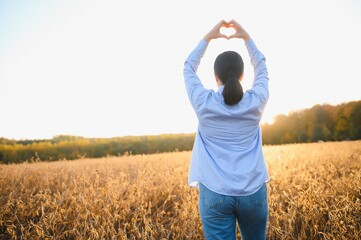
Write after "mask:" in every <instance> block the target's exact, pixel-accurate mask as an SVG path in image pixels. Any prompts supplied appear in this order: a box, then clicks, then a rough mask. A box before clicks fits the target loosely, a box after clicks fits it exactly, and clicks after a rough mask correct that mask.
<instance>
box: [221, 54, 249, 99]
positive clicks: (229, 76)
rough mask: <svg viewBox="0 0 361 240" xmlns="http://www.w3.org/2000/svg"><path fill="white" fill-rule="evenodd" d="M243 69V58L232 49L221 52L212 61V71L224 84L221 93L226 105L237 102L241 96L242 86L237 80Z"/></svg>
mask: <svg viewBox="0 0 361 240" xmlns="http://www.w3.org/2000/svg"><path fill="white" fill-rule="evenodd" d="M243 69H244V64H243V59H242V57H241V55H239V54H238V53H237V52H234V51H227V52H224V53H221V54H220V55H218V57H217V58H216V60H215V62H214V72H215V74H216V75H217V76H218V78H219V80H221V81H222V83H223V85H224V89H223V93H222V95H223V98H224V102H225V103H226V104H227V105H234V104H237V103H238V102H239V101H241V99H242V97H243V88H242V85H241V83H240V81H239V79H240V77H241V76H242V74H243Z"/></svg>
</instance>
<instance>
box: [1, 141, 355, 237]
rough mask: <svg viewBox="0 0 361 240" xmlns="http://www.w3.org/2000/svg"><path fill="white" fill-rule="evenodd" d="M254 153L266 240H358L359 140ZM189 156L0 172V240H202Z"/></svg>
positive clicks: (32, 165) (87, 161)
mask: <svg viewBox="0 0 361 240" xmlns="http://www.w3.org/2000/svg"><path fill="white" fill-rule="evenodd" d="M264 154H265V157H266V160H267V166H268V170H269V174H270V177H271V181H270V182H269V183H268V189H269V199H268V200H269V209H270V212H269V225H268V229H267V239H361V141H349V142H329V143H309V144H290V145H282V146H265V147H264ZM190 156H191V153H190V152H174V153H162V154H154V155H136V156H121V157H107V158H101V159H79V160H74V161H65V160H64V161H57V162H38V163H23V164H18V165H0V239H204V237H203V233H202V227H201V222H200V218H199V215H198V204H197V201H198V191H197V189H194V188H190V187H188V186H187V176H188V167H189V159H190ZM238 238H239V239H240V237H239V233H238Z"/></svg>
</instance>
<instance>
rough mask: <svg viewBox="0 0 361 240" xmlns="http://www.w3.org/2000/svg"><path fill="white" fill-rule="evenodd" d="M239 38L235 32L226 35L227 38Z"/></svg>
mask: <svg viewBox="0 0 361 240" xmlns="http://www.w3.org/2000/svg"><path fill="white" fill-rule="evenodd" d="M232 38H240V37H239V35H238V34H237V33H235V34H232V35H229V36H227V39H232Z"/></svg>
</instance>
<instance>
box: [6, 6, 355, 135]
mask: <svg viewBox="0 0 361 240" xmlns="http://www.w3.org/2000/svg"><path fill="white" fill-rule="evenodd" d="M189 3H192V4H191V6H192V8H189V6H188V5H189ZM139 4H141V5H142V7H141V8H140V6H139ZM230 5H232V8H229V6H230ZM260 6H262V7H261V8H260ZM205 9H206V10H205ZM224 12H227V15H225V14H224ZM185 13H186V14H185ZM259 16H262V19H260V18H259ZM305 16H307V17H306V18H305ZM232 18H233V19H236V20H237V21H238V22H240V23H241V24H242V25H243V26H244V27H245V28H246V30H247V31H248V32H249V33H250V35H251V37H252V38H253V39H254V40H255V43H256V44H257V46H258V47H259V49H260V50H261V51H262V52H263V53H264V55H265V56H266V59H267V61H266V64H267V68H268V71H269V78H270V100H269V103H268V105H267V106H266V109H265V112H264V115H263V118H262V124H264V123H266V122H267V123H272V122H273V120H274V117H276V116H277V115H279V114H285V115H288V114H289V113H291V112H293V111H300V110H304V109H308V108H311V107H313V106H315V105H318V104H320V105H324V104H328V105H340V104H343V103H347V102H351V101H358V100H360V99H361V94H360V91H359V89H360V87H361V72H360V71H358V68H359V66H358V62H359V60H358V56H360V55H361V47H360V45H359V42H361V28H360V24H359V23H360V22H361V2H358V1H355V0H347V1H343V2H339V1H336V0H332V1H326V0H322V1H317V2H314V1H311V0H307V1H296V2H292V3H290V2H287V1H286V0H277V1H275V2H272V3H269V2H267V1H259V2H257V3H254V2H253V1H246V2H243V3H240V2H239V1H230V3H229V4H228V5H226V4H224V5H219V4H217V3H208V2H207V1H199V2H197V3H193V2H190V1H189V2H187V1H183V2H177V3H169V2H167V1H161V0H158V1H154V2H147V1H141V2H138V3H133V2H127V3H123V2H118V1H109V2H106V3H99V2H96V1H78V2H57V3H54V2H45V3H44V2H42V1H32V2H26V1H20V2H13V1H4V2H2V3H0V35H1V36H2V38H0V79H1V80H0V102H1V109H2V111H0V137H4V138H7V139H24V140H25V139H34V140H35V139H50V138H52V137H54V136H57V135H71V136H82V137H85V138H112V137H122V136H149V135H161V134H182V133H185V134H188V133H194V132H196V129H197V118H196V116H195V114H194V111H193V109H192V107H191V105H190V103H189V100H188V98H187V95H186V90H185V87H184V80H183V75H182V70H183V62H184V61H185V59H186V57H187V56H188V54H189V53H190V52H191V51H192V50H193V49H194V47H195V46H196V45H197V43H198V42H199V41H200V40H201V38H202V37H203V36H204V35H205V34H206V33H207V32H208V31H209V30H210V29H211V28H212V27H213V26H214V24H216V23H217V22H218V21H219V20H220V19H225V20H230V19H232ZM263 19H267V21H265V20H263ZM224 50H235V51H237V52H239V53H240V54H241V55H242V57H243V59H244V62H245V78H244V80H243V81H242V85H243V87H244V89H245V90H247V89H249V88H250V87H251V84H252V80H253V70H252V68H251V65H250V62H249V58H248V54H247V52H246V49H245V47H244V44H243V41H241V40H228V41H227V40H221V39H220V40H215V41H212V42H211V43H210V45H209V46H208V49H207V52H206V54H205V55H204V57H203V59H202V62H201V65H200V67H199V70H198V75H199V76H200V78H201V80H202V82H203V84H204V86H205V87H206V88H209V89H215V90H216V84H215V81H214V77H213V70H212V66H213V61H214V59H215V57H216V56H217V55H218V54H219V53H220V52H222V51H224Z"/></svg>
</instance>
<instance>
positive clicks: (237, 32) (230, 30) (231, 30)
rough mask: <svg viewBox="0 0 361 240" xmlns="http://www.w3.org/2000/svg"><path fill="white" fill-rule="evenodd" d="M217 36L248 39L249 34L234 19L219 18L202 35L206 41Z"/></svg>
mask: <svg viewBox="0 0 361 240" xmlns="http://www.w3.org/2000/svg"><path fill="white" fill-rule="evenodd" d="M217 38H226V39H231V38H242V39H244V40H245V41H247V40H248V39H250V36H249V34H248V33H247V32H246V30H244V28H243V27H242V26H241V25H240V24H239V23H238V22H236V21H235V20H231V21H229V22H226V21H224V20H221V21H220V22H219V23H218V24H216V25H215V26H214V27H213V28H212V29H211V31H210V32H209V33H208V34H207V35H206V36H205V37H204V39H205V40H206V41H208V42H209V41H210V40H212V39H217Z"/></svg>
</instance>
